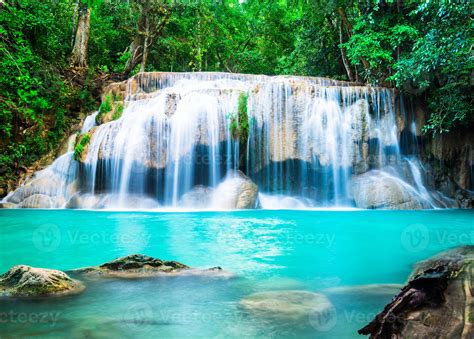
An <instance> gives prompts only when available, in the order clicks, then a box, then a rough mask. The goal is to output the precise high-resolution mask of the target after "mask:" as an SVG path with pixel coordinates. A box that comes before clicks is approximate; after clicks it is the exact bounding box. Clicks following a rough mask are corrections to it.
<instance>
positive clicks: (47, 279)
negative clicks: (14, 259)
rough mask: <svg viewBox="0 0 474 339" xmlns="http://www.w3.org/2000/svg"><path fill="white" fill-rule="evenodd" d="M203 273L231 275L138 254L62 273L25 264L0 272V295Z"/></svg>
mask: <svg viewBox="0 0 474 339" xmlns="http://www.w3.org/2000/svg"><path fill="white" fill-rule="evenodd" d="M177 274H180V275H206V276H215V277H219V278H230V277H233V275H232V274H231V273H230V272H227V271H224V270H223V269H222V268H221V267H219V266H217V267H212V268H209V269H195V268H191V267H189V266H187V265H184V264H182V263H179V262H177V261H165V260H161V259H158V258H153V257H149V256H146V255H142V254H132V255H128V256H125V257H120V258H117V259H115V260H112V261H110V262H106V263H104V264H102V265H99V266H91V267H84V268H79V269H74V270H70V271H66V272H62V271H58V270H52V269H46V268H37V267H31V266H27V265H17V266H13V267H12V268H11V269H10V270H8V271H7V272H6V273H4V274H3V275H0V298H2V297H22V298H42V297H56V296H64V295H70V294H77V293H81V292H82V291H83V290H84V289H85V288H86V284H85V283H84V282H83V281H82V280H77V279H73V278H71V277H70V275H74V276H75V277H78V278H80V279H83V278H84V279H85V280H88V279H91V278H118V279H139V278H150V277H160V276H166V275H177Z"/></svg>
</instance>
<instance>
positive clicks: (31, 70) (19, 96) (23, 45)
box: [0, 0, 73, 179]
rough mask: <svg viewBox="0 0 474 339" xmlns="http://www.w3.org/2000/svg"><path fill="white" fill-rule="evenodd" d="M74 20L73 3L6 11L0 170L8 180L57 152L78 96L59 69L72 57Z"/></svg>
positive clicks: (18, 4)
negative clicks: (70, 108)
mask: <svg viewBox="0 0 474 339" xmlns="http://www.w3.org/2000/svg"><path fill="white" fill-rule="evenodd" d="M72 15H73V10H72V7H71V3H70V1H27V0H15V1H7V2H4V3H2V5H1V9H0V73H1V76H0V133H1V134H2V138H1V141H0V148H1V151H2V152H1V153H2V156H1V157H0V170H1V172H2V173H4V174H5V175H7V176H8V175H10V174H11V173H12V172H13V171H14V170H15V169H17V168H18V167H19V166H22V165H25V164H26V165H27V164H29V163H31V162H33V161H35V160H37V159H39V158H40V157H41V156H42V155H43V154H44V153H45V152H47V151H49V150H51V149H53V148H54V147H55V146H56V144H57V142H58V141H59V140H61V138H62V137H63V135H64V130H65V128H66V124H67V119H68V117H67V115H66V112H67V106H68V104H69V99H70V97H71V96H72V95H73V93H72V91H71V87H70V86H69V84H67V83H65V82H64V81H63V78H62V76H61V75H60V68H61V67H63V66H64V65H65V62H64V61H65V58H66V55H67V54H68V53H69V51H68V49H69V42H70V40H69V39H70V35H71V32H72V22H71V17H72ZM0 179H1V178H0Z"/></svg>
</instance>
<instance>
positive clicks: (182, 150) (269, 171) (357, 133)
mask: <svg viewBox="0 0 474 339" xmlns="http://www.w3.org/2000/svg"><path fill="white" fill-rule="evenodd" d="M242 95H245V96H246V98H248V99H247V112H248V139H247V140H244V141H245V142H243V140H240V141H239V140H236V139H235V136H234V135H233V133H232V131H231V129H232V128H233V127H231V125H232V123H231V120H232V117H234V119H235V117H237V121H239V118H238V116H239V107H238V106H239V104H238V103H239V98H240V97H241V96H242ZM124 97H125V98H124V99H125V100H124V110H123V113H122V115H121V117H119V118H118V119H115V120H113V119H111V120H110V121H109V122H106V123H103V124H100V125H98V126H96V117H97V114H98V113H97V112H96V113H94V114H92V115H90V116H89V117H87V118H86V119H85V122H84V125H83V128H82V131H81V133H86V132H89V133H90V134H91V138H90V141H89V144H88V147H87V154H86V155H85V157H84V159H82V160H81V161H80V164H79V162H78V161H73V160H70V161H73V163H74V166H78V167H79V171H75V172H74V178H73V179H74V180H76V179H77V180H76V182H77V185H78V189H77V192H76V193H75V194H76V196H78V197H81V196H85V195H87V196H88V197H93V198H94V199H95V203H94V204H95V205H92V206H96V207H97V206H100V207H111V206H113V207H120V208H127V207H130V206H136V204H138V206H140V202H136V201H135V202H132V201H131V199H138V200H140V199H144V200H147V203H146V206H150V205H149V202H150V201H153V202H154V204H155V205H154V206H156V204H157V203H158V202H159V204H160V205H164V206H172V207H180V206H181V205H183V203H184V201H192V199H191V200H190V196H189V194H190V192H201V193H202V192H211V191H212V192H213V193H212V194H214V196H213V197H212V198H210V199H208V200H209V201H210V205H209V206H208V207H209V208H212V204H214V205H219V204H218V202H219V198H222V199H220V200H221V201H227V200H229V199H227V200H226V198H225V197H223V195H225V191H226V187H232V190H233V191H236V190H237V191H238V188H236V186H235V183H237V182H240V181H233V183H232V184H229V185H227V186H226V185H222V182H223V180H226V179H225V178H226V177H227V176H228V175H229V173H231V172H232V173H234V172H233V171H235V170H237V169H239V168H240V169H242V170H244V171H245V174H246V175H247V176H249V177H250V178H251V179H252V180H253V181H254V182H255V183H256V184H257V185H258V189H259V191H260V192H261V194H262V199H261V206H262V207H263V208H270V207H271V208H275V207H276V208H278V207H282V208H284V207H289V208H299V207H301V206H311V207H324V206H329V207H333V206H354V199H356V204H357V205H358V201H357V197H358V196H359V197H360V196H364V195H360V194H358V192H354V188H353V185H352V184H353V182H355V179H356V178H359V177H363V178H365V177H369V176H370V175H379V174H380V173H385V174H387V176H382V177H384V178H389V177H390V178H395V177H396V178H395V179H394V181H392V184H393V185H396V186H397V187H398V188H400V187H401V188H400V189H403V190H408V191H409V192H410V193H409V194H406V195H405V196H410V197H412V196H415V195H416V196H417V199H418V197H419V198H420V199H421V200H427V201H430V206H431V207H433V206H434V203H433V201H432V199H431V195H430V192H429V191H428V190H427V189H426V187H425V186H424V183H423V180H422V178H421V175H420V173H419V171H418V172H417V169H418V166H420V165H419V163H418V162H416V161H409V166H410V168H411V172H412V177H413V178H412V179H413V180H412V181H414V183H413V185H410V184H409V183H408V182H407V181H406V180H405V178H403V175H401V174H400V173H401V172H402V171H396V170H394V168H396V167H397V166H400V165H401V163H402V159H403V157H402V155H401V149H400V144H399V139H400V130H399V127H398V125H397V107H396V103H395V101H396V100H395V97H396V96H395V93H394V91H393V90H391V89H388V88H382V87H371V86H361V85H356V84H352V83H347V82H339V81H334V80H330V79H324V78H309V77H294V76H276V77H268V76H261V75H243V74H227V73H140V74H138V75H136V76H134V77H133V78H131V79H129V80H128V82H127V85H126V90H125V95H124ZM401 110H402V111H403V114H405V113H404V108H402V109H401ZM234 127H235V126H234ZM242 145H246V148H242ZM69 159H72V156H69ZM244 160H245V161H244ZM58 161H59V159H58ZM54 166H55V165H53V166H52V167H54ZM71 173H72V172H68V174H67V175H66V176H64V177H63V179H62V180H63V181H64V182H65V183H66V184H68V183H70V182H71V181H73V180H71V178H70V177H71ZM395 173H396V174H395ZM385 174H384V175H385ZM364 176H365V177H364ZM66 177H67V178H66ZM379 177H380V175H379ZM228 179H229V178H228ZM364 180H365V179H364ZM390 180H391V179H390ZM209 190H211V191H209ZM201 193H199V194H201ZM196 194H198V193H196ZM199 194H198V195H197V196H198V200H203V199H204V198H203V196H200V195H199ZM104 197H105V198H104ZM193 197H194V196H193ZM69 198H70V195H68V196H66V197H65V199H66V200H67V199H69ZM99 200H100V203H99V202H98V201H99ZM230 200H232V199H230ZM230 200H229V201H230ZM403 203H404V204H405V202H403ZM78 205H79V206H80V203H78ZM199 205H200V206H201V204H199ZM221 205H223V206H224V205H225V206H227V205H228V204H227V203H222V204H221ZM405 205H406V204H405ZM419 206H426V204H425V202H424V201H423V202H421V203H419Z"/></svg>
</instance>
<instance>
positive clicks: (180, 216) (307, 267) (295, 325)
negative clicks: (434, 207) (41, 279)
mask: <svg viewBox="0 0 474 339" xmlns="http://www.w3.org/2000/svg"><path fill="white" fill-rule="evenodd" d="M473 217H474V213H473V212H472V211H461V210H439V211H266V210H257V211H232V212H230V211H229V212H138V211H137V212H130V211H127V212H112V211H77V210H0V272H4V271H6V270H8V269H9V268H10V267H11V266H13V265H16V264H26V265H32V266H37V267H46V268H55V269H60V270H70V269H74V268H78V267H83V266H89V265H98V264H101V263H103V262H106V261H109V260H112V259H114V258H117V257H119V256H123V255H128V254H133V253H142V254H146V255H150V256H154V257H159V258H162V259H167V260H177V261H180V262H182V263H185V264H187V265H189V266H192V267H197V268H208V267H213V266H221V267H222V268H223V269H225V270H227V271H230V272H233V273H234V274H235V275H236V277H235V278H232V279H224V278H218V277H209V276H200V277H195V276H194V277H167V278H151V279H144V280H115V279H105V280H99V281H90V282H86V283H87V288H86V290H85V291H84V293H82V294H80V295H76V296H70V297H66V298H55V299H46V300H37V301H23V300H14V301H12V300H9V301H7V300H2V301H1V302H0V315H2V318H1V319H0V328H2V331H1V332H2V333H1V336H3V335H5V336H6V335H7V334H8V335H11V336H25V335H41V336H63V335H69V334H70V335H73V336H92V337H106V336H111V335H115V336H120V337H144V338H147V337H151V336H157V335H159V336H160V337H183V336H192V337H242V336H247V337H268V336H277V337H295V336H296V337H314V336H317V337H338V338H351V337H354V338H356V337H359V336H358V335H357V334H356V330H357V329H359V328H360V327H362V326H364V325H365V324H366V323H367V322H368V321H369V320H371V318H372V317H373V315H374V314H375V313H376V312H378V311H380V310H381V308H382V307H383V305H385V304H386V303H387V302H388V301H390V299H391V298H392V296H393V294H394V293H396V288H393V287H390V286H389V287H387V286H385V287H374V284H403V283H404V282H405V280H406V278H407V276H408V275H409V274H410V272H411V268H412V265H413V264H414V263H416V262H417V261H419V260H422V259H425V258H427V257H429V256H431V255H433V254H436V253H437V252H439V251H442V250H445V249H448V248H452V247H455V246H458V245H463V244H474V231H473V229H474V228H473V224H474V223H473V221H474V218H473ZM365 285H371V286H369V287H367V286H365ZM274 290H305V291H312V292H318V293H323V294H325V295H326V296H327V297H328V298H329V300H330V301H331V303H332V305H333V308H332V309H331V310H330V312H329V313H327V314H322V315H321V314H310V315H309V316H308V318H307V319H304V320H303V321H302V320H299V321H282V320H281V319H273V318H271V317H262V316H259V315H256V314H253V313H251V312H249V311H246V310H244V309H242V307H241V306H240V305H239V301H240V300H241V299H242V298H244V297H245V296H248V295H250V294H252V293H255V292H264V291H274ZM2 338H3V337H2Z"/></svg>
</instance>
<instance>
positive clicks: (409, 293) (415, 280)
mask: <svg viewBox="0 0 474 339" xmlns="http://www.w3.org/2000/svg"><path fill="white" fill-rule="evenodd" d="M473 281H474V246H466V247H461V248H457V249H454V250H451V251H448V252H445V253H442V254H440V255H438V256H436V257H434V258H431V259H429V260H427V261H424V262H421V263H419V264H418V265H417V266H416V268H415V270H414V272H413V274H412V275H411V277H410V279H409V281H408V283H407V285H406V286H405V287H404V288H403V289H402V290H401V292H400V293H399V294H398V295H397V296H396V297H395V298H394V299H393V300H392V302H391V303H390V304H388V305H387V306H386V307H385V308H384V310H383V311H382V312H380V313H379V314H378V315H377V316H376V317H375V319H374V320H372V322H371V323H369V324H368V325H367V326H365V327H364V328H362V329H360V330H359V334H365V335H370V338H472V335H473V329H472V328H471V327H472V324H471V321H472V320H471V319H472V312H473V308H472V307H473V303H474V298H473V289H472V283H473Z"/></svg>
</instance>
